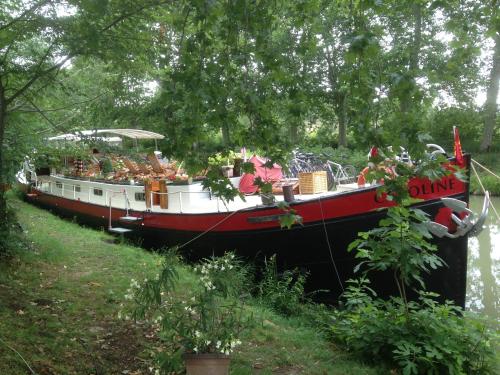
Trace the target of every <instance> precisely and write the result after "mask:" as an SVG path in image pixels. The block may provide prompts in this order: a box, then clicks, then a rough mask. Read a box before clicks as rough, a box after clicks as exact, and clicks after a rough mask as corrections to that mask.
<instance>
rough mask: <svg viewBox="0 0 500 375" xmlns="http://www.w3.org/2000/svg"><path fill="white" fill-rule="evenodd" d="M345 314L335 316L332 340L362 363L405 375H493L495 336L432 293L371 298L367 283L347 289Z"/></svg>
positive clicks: (342, 311) (496, 345) (496, 336)
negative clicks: (367, 361)
mask: <svg viewBox="0 0 500 375" xmlns="http://www.w3.org/2000/svg"><path fill="white" fill-rule="evenodd" d="M345 297H346V309H345V310H340V311H336V312H335V313H334V316H333V319H334V321H333V323H332V325H331V334H332V335H333V338H334V339H335V340H337V341H339V342H341V343H343V344H344V345H346V346H347V347H348V348H350V350H351V351H352V352H353V353H354V354H356V355H359V356H360V357H362V358H365V359H366V358H369V359H371V360H372V361H374V362H378V361H385V362H386V363H388V364H389V365H390V366H396V367H398V368H400V369H401V372H402V373H403V374H405V375H410V374H411V375H417V374H493V373H494V371H495V366H496V362H495V360H496V358H495V355H496V354H495V348H497V347H498V334H496V333H495V332H494V331H492V330H491V329H489V328H488V326H487V325H486V324H485V322H482V321H480V320H479V319H478V318H476V317H473V316H463V312H462V311H461V310H460V309H459V308H457V307H455V306H453V305H452V304H450V303H445V304H439V303H437V302H436V301H435V300H434V299H433V297H435V295H434V294H432V293H421V295H420V298H419V300H418V301H415V302H410V303H409V304H408V306H407V307H406V303H405V302H404V301H403V300H402V299H400V298H393V299H391V300H389V301H383V300H380V299H375V298H374V293H373V291H372V290H371V289H369V286H368V284H367V283H366V281H364V282H359V283H355V284H353V285H351V286H349V287H348V288H347V291H346V294H345Z"/></svg>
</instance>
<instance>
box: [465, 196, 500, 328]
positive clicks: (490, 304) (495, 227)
mask: <svg viewBox="0 0 500 375" xmlns="http://www.w3.org/2000/svg"><path fill="white" fill-rule="evenodd" d="M491 203H492V205H493V206H494V207H495V208H496V210H497V212H498V213H499V214H500V197H492V198H491ZM482 206H483V197H482V196H471V199H470V207H471V208H472V210H473V211H474V212H476V213H478V212H481V209H482ZM467 263H468V264H467V265H468V270H467V300H466V308H467V309H469V310H471V311H476V312H480V313H483V314H485V315H487V316H489V317H491V318H494V319H499V318H500V220H498V218H497V217H496V215H495V212H494V210H493V209H492V208H491V207H490V210H489V217H488V220H487V221H486V225H485V228H484V229H483V231H482V232H481V234H479V236H478V237H471V238H469V256H468V262H467Z"/></svg>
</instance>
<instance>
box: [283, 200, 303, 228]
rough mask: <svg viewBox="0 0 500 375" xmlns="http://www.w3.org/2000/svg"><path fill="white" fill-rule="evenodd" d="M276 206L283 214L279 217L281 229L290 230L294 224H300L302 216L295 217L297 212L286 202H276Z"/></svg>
mask: <svg viewBox="0 0 500 375" xmlns="http://www.w3.org/2000/svg"><path fill="white" fill-rule="evenodd" d="M277 206H278V208H279V209H281V210H282V211H283V212H284V213H283V214H282V215H281V216H280V226H281V228H282V229H283V228H287V229H290V228H291V227H292V226H293V225H295V224H302V216H300V215H297V211H296V210H294V209H293V208H291V207H290V205H289V204H288V202H285V201H281V202H278V204H277Z"/></svg>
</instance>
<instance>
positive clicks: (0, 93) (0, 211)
mask: <svg viewBox="0 0 500 375" xmlns="http://www.w3.org/2000/svg"><path fill="white" fill-rule="evenodd" d="M6 106H7V103H6V99H5V90H4V87H3V82H2V79H1V77H0V226H2V225H3V224H5V223H6V222H7V202H6V201H5V196H4V188H3V186H4V184H5V183H7V181H5V178H4V169H5V167H4V165H3V164H4V155H3V152H4V151H3V150H4V147H3V141H4V135H5V124H6V122H7V121H6V120H7V110H6V109H7V108H6Z"/></svg>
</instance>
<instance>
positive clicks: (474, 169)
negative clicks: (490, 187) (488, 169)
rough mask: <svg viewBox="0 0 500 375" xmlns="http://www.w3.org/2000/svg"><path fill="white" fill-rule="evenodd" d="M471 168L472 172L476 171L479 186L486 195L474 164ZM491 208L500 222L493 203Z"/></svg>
mask: <svg viewBox="0 0 500 375" xmlns="http://www.w3.org/2000/svg"><path fill="white" fill-rule="evenodd" d="M470 166H471V167H472V170H473V171H474V174H475V175H476V177H477V181H478V182H479V186H481V189H482V190H483V193H484V194H486V189H485V188H484V186H483V183H482V182H481V179H480V178H479V174H478V173H477V171H476V167H474V164H471V165H470ZM492 173H493V172H492ZM493 174H494V173H493ZM490 206H491V208H493V212H495V215H496V217H497V219H498V220H500V216H498V212H497V209H496V208H495V206H494V205H493V203H491V202H490Z"/></svg>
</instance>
